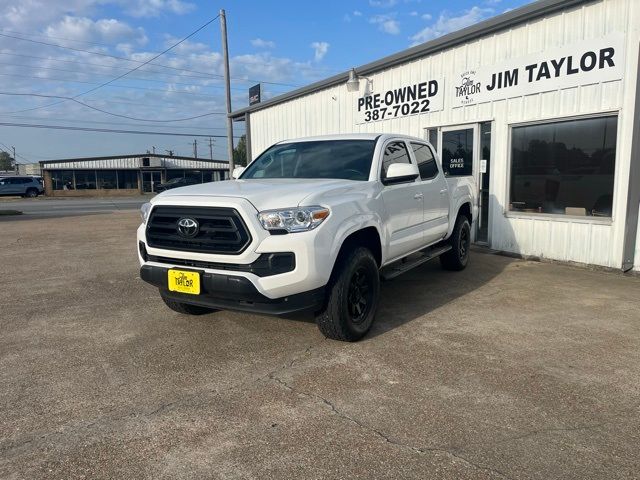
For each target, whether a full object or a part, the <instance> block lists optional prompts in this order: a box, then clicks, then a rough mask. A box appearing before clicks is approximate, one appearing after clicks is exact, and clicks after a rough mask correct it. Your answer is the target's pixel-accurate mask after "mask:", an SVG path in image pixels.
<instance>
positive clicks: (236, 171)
mask: <svg viewBox="0 0 640 480" xmlns="http://www.w3.org/2000/svg"><path fill="white" fill-rule="evenodd" d="M242 172H244V167H236V168H234V169H233V173H232V174H231V178H234V179H236V178H239V177H240V175H242Z"/></svg>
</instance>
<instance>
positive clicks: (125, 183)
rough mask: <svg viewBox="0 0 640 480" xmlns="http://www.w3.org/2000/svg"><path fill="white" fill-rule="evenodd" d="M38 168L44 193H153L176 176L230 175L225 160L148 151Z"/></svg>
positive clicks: (207, 179)
mask: <svg viewBox="0 0 640 480" xmlns="http://www.w3.org/2000/svg"><path fill="white" fill-rule="evenodd" d="M40 167H41V170H42V175H43V178H44V188H45V194H46V195H51V196H89V195H92V196H93V195H131V194H136V193H140V194H142V193H153V192H154V191H155V189H156V185H158V184H159V183H164V182H167V181H169V180H171V179H173V178H178V177H190V178H194V179H196V180H197V181H198V182H200V183H205V182H215V181H219V180H225V179H227V178H229V172H228V169H229V163H228V162H227V161H222V160H207V159H203V158H193V157H178V156H167V155H157V154H150V153H146V154H143V155H126V156H115V157H90V158H69V159H64V160H46V161H42V162H40Z"/></svg>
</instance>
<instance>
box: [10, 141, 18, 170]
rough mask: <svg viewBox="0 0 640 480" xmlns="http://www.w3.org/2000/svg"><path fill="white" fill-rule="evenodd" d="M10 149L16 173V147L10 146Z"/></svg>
mask: <svg viewBox="0 0 640 480" xmlns="http://www.w3.org/2000/svg"><path fill="white" fill-rule="evenodd" d="M11 148H12V149H13V165H14V166H15V170H16V172H17V171H18V159H17V158H16V147H14V146H13V145H11Z"/></svg>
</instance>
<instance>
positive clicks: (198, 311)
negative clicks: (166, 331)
mask: <svg viewBox="0 0 640 480" xmlns="http://www.w3.org/2000/svg"><path fill="white" fill-rule="evenodd" d="M160 296H161V297H162V301H163V302H164V304H165V305H166V306H167V307H169V308H170V309H171V310H173V311H174V312H178V313H182V314H183V315H206V314H207V313H213V312H215V311H216V310H215V309H214V308H207V307H201V306H199V305H189V304H188V303H182V302H177V301H175V300H172V299H170V298H167V297H165V296H164V295H162V294H160Z"/></svg>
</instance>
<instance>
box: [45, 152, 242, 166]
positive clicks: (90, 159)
mask: <svg viewBox="0 0 640 480" xmlns="http://www.w3.org/2000/svg"><path fill="white" fill-rule="evenodd" d="M120 158H123V159H125V158H162V159H170V160H193V161H197V162H207V163H227V164H228V163H229V162H228V161H227V160H211V159H209V158H201V157H198V158H196V157H181V156H179V155H160V154H159V153H141V154H138V155H112V156H108V157H80V158H64V159H61V160H42V161H40V162H39V163H40V165H41V166H44V165H47V164H49V163H66V162H94V161H95V162H97V161H100V160H115V159H120Z"/></svg>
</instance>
